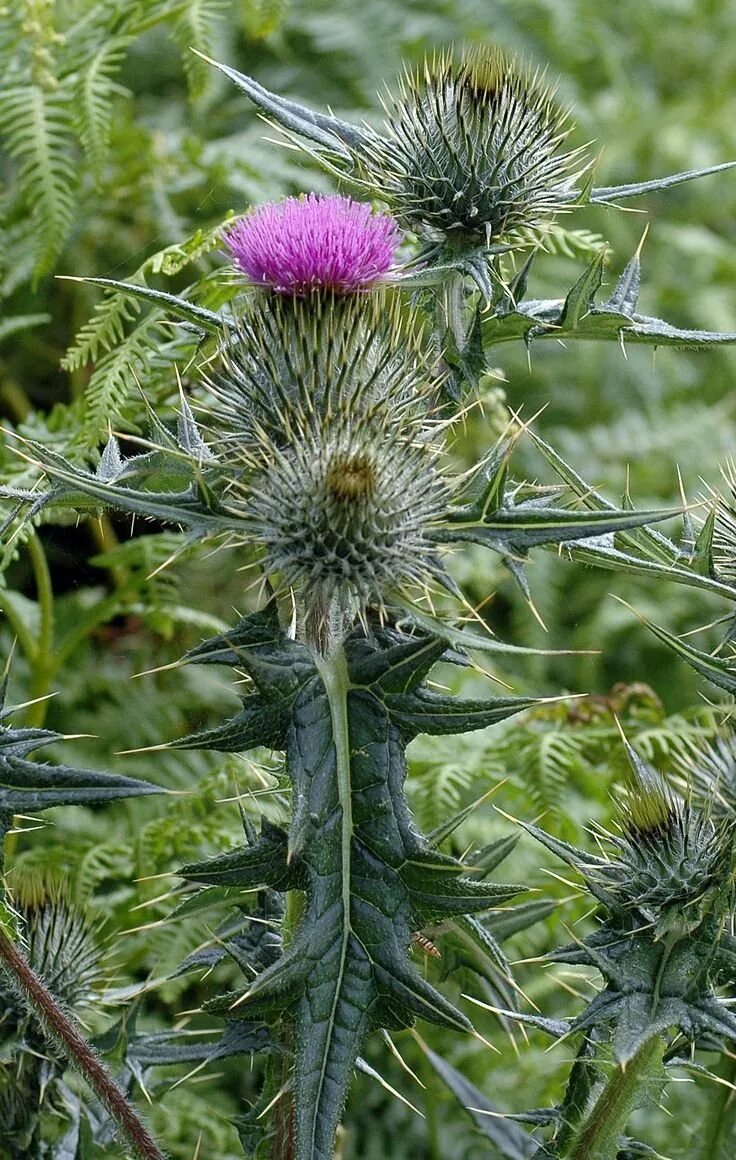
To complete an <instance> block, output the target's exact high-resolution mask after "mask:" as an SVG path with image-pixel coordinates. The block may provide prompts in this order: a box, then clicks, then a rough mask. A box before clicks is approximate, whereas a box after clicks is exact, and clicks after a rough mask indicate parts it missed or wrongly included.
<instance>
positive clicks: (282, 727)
mask: <svg viewBox="0 0 736 1160" xmlns="http://www.w3.org/2000/svg"><path fill="white" fill-rule="evenodd" d="M287 720H288V718H287V714H286V713H285V712H284V708H283V706H282V705H280V704H279V702H278V700H277V699H276V698H273V697H272V698H268V699H267V698H265V697H260V696H258V695H256V694H253V695H252V696H250V697H246V698H245V699H244V701H243V708H242V710H241V712H240V713H238V714H237V716H235V717H231V718H230V720H229V721H226V722H225V723H224V724H223V725H216V726H215V727H214V728H213V729H204V730H202V731H200V732H199V733H188V734H187V736H186V737H180V738H177V740H175V741H170V742H169V748H170V749H213V750H215V751H217V752H218V753H245V752H246V751H247V750H248V749H255V748H256V746H259V745H263V746H265V747H266V748H267V749H283V748H284V744H285V740H286V729H287Z"/></svg>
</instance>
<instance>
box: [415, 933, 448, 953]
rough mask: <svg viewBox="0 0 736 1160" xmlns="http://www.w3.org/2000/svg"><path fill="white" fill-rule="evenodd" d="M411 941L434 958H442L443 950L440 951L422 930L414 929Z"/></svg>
mask: <svg viewBox="0 0 736 1160" xmlns="http://www.w3.org/2000/svg"><path fill="white" fill-rule="evenodd" d="M411 941H412V942H413V943H416V945H417V946H418V947H419V949H420V950H421V951H424V953H425V955H429V956H430V957H431V958H433V959H441V958H442V952H441V951H438V950H437V947H436V946H435V945H434V943H433V942H432V940H431V939H428V938H427V936H426V934H422V932H421V931H420V930H415V931H414V933H413V935H412V936H411Z"/></svg>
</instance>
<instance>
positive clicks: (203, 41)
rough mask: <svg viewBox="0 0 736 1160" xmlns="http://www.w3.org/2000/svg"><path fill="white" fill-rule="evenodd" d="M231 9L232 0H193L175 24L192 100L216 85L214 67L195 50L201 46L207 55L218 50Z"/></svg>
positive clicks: (200, 97) (201, 50)
mask: <svg viewBox="0 0 736 1160" xmlns="http://www.w3.org/2000/svg"><path fill="white" fill-rule="evenodd" d="M229 11H230V4H229V2H228V0H189V3H188V4H187V5H186V7H185V9H184V11H183V12H182V14H181V17H180V18H179V20H178V21H177V22H176V24H175V25H174V29H173V33H174V39H175V40H176V42H177V44H179V45H180V46H181V49H182V53H183V56H182V61H183V64H184V72H185V74H186V78H187V84H188V85H189V93H190V95H191V97H192V100H194V101H199V100H201V99H202V97H204V96H205V95H206V93H207V91H208V89H209V88H210V86H211V84H212V69H211V68H208V67H207V65H205V63H204V62H203V61H202V60H201V59H200V58H199V57H197V56H195V55H194V53H193V52H192V51H191V49H192V48H196V49H198V51H199V52H203V53H204V54H205V55H206V56H211V55H212V54H213V53H215V52H216V50H217V44H218V39H219V37H218V33H219V31H220V25H221V24H222V22H223V21H224V19H225V17H226V15H227V14H228V13H229Z"/></svg>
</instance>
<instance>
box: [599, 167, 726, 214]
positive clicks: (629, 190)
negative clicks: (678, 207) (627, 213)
mask: <svg viewBox="0 0 736 1160" xmlns="http://www.w3.org/2000/svg"><path fill="white" fill-rule="evenodd" d="M734 166H736V161H722V162H721V163H720V164H719V165H708V166H706V167H705V168H704V169H684V170H682V171H681V172H680V173H671V174H669V175H668V176H667V177H654V178H652V179H651V180H650V181H634V182H630V183H629V184H628V185H600V186H597V187H596V188H594V189H592V190H591V193H590V200H591V201H592V202H599V203H603V204H606V203H608V202H612V201H623V199H624V198H627V197H640V196H641V195H642V194H643V193H656V192H657V191H658V190H660V189H671V188H672V187H673V186H675V185H682V184H683V182H685V181H694V180H695V179H696V178H698V177H708V176H709V175H710V174H711V173H723V172H724V171H725V170H726V169H733V168H734Z"/></svg>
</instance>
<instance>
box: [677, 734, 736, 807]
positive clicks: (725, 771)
mask: <svg viewBox="0 0 736 1160" xmlns="http://www.w3.org/2000/svg"><path fill="white" fill-rule="evenodd" d="M677 771H678V773H679V774H680V775H681V777H682V778H683V780H684V782H685V784H686V786H687V788H688V789H689V790H690V792H691V793H692V796H693V798H694V799H695V801H697V803H698V805H699V806H700V807H701V808H702V809H703V810H705V811H707V812H708V813H709V814H710V816H711V817H713V818H715V819H718V820H719V821H721V820H724V819H729V820H730V821H736V736H735V735H734V734H733V733H730V732H729V733H724V734H723V736H721V737H716V738H715V739H714V740H713V741H711V742H708V743H707V744H704V745H697V746H695V745H694V746H692V748H691V749H690V750H689V751H687V752H686V753H685V754H683V755H682V756H681V758H680V760H679V761H678V763H677Z"/></svg>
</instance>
